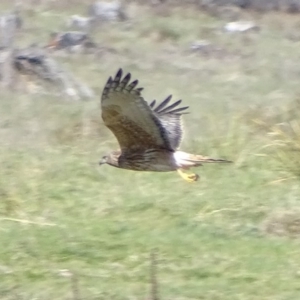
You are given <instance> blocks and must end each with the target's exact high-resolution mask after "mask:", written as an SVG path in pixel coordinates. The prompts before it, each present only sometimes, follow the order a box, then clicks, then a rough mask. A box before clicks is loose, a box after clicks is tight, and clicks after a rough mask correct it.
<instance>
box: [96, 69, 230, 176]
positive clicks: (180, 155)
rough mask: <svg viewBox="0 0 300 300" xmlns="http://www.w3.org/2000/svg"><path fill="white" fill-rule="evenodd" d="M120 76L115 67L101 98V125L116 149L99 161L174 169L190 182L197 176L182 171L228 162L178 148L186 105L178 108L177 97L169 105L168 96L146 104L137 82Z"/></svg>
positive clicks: (134, 167) (142, 168)
mask: <svg viewBox="0 0 300 300" xmlns="http://www.w3.org/2000/svg"><path fill="white" fill-rule="evenodd" d="M122 75H123V71H122V69H119V71H118V72H117V74H116V76H115V77H114V78H112V77H109V79H108V81H107V83H106V85H105V87H104V90H103V93H102V98H101V108H102V118H103V121H104V124H105V125H106V126H107V127H108V128H109V129H110V130H111V131H112V132H113V134H114V135H115V137H116V138H117V140H118V142H119V145H120V150H117V151H112V152H111V153H110V154H108V155H107V156H104V157H103V158H102V161H101V162H100V164H105V163H107V164H109V165H111V166H114V167H117V168H122V169H128V170H135V171H155V172H168V171H175V170H177V171H178V172H179V174H180V175H181V176H182V177H183V178H184V179H186V180H187V181H190V182H192V181H196V180H197V179H198V178H199V176H198V175H197V174H186V173H183V171H182V170H186V169H189V168H190V167H195V166H201V165H202V163H210V162H219V163H228V162H230V161H228V160H225V159H215V158H210V157H207V156H202V155H194V154H189V153H186V152H182V151H178V150H177V149H178V147H179V145H180V142H181V138H182V124H181V116H182V114H184V113H186V109H187V108H188V107H187V106H185V107H180V104H181V100H178V101H176V102H174V103H172V104H170V101H171V98H172V96H168V97H167V98H166V99H165V100H164V101H162V102H161V103H160V104H158V105H156V100H154V101H152V102H151V103H150V104H148V103H147V102H146V101H145V100H144V99H143V97H142V96H141V91H142V90H143V89H142V88H138V87H137V86H138V81H137V80H134V81H131V74H130V73H128V74H127V75H125V76H124V77H123V76H122Z"/></svg>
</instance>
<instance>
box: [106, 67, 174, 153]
mask: <svg viewBox="0 0 300 300" xmlns="http://www.w3.org/2000/svg"><path fill="white" fill-rule="evenodd" d="M130 79H131V75H130V73H128V74H127V75H126V76H125V77H124V78H122V69H120V70H119V71H118V73H117V74H116V76H115V78H111V77H110V78H109V79H108V81H107V83H106V85H105V87H104V90H103V93H102V98H101V107H102V118H103V121H104V123H105V125H106V126H107V127H108V128H109V129H110V130H111V131H112V132H113V133H114V135H115V136H116V138H117V140H118V142H119V144H120V147H121V149H122V151H126V150H128V149H134V148H139V149H141V148H142V149H149V148H163V149H170V150H171V149H172V147H171V145H170V142H169V139H168V134H167V132H166V130H165V128H164V126H163V125H162V123H161V122H160V120H159V118H158V117H157V115H156V114H155V112H153V111H152V109H151V107H150V106H149V105H148V103H147V102H146V101H145V100H144V99H143V98H142V96H141V91H142V88H136V86H137V85H138V81H137V80H135V81H133V82H131V83H130Z"/></svg>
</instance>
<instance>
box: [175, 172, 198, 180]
mask: <svg viewBox="0 0 300 300" xmlns="http://www.w3.org/2000/svg"><path fill="white" fill-rule="evenodd" d="M177 172H178V173H179V175H180V176H181V177H182V178H183V179H184V180H186V181H188V182H194V181H197V180H198V179H199V175H197V174H187V173H184V172H183V171H182V170H181V169H177Z"/></svg>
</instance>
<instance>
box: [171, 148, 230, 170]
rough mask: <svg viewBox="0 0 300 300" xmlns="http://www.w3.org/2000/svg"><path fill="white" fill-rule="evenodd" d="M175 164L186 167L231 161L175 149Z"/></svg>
mask: <svg viewBox="0 0 300 300" xmlns="http://www.w3.org/2000/svg"><path fill="white" fill-rule="evenodd" d="M174 157H175V161H176V164H177V166H178V167H179V168H183V169H188V168H190V167H197V166H201V165H202V164H203V163H232V161H229V160H226V159H221V158H212V157H208V156H203V155H196V154H189V153H186V152H182V151H176V152H175V153H174Z"/></svg>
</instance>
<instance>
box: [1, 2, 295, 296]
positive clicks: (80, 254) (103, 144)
mask: <svg viewBox="0 0 300 300" xmlns="http://www.w3.org/2000/svg"><path fill="white" fill-rule="evenodd" d="M74 10H75V9H74V7H73V8H70V14H71V13H74ZM137 10H138V12H139V14H137V15H136V17H135V18H134V26H133V27H132V28H131V29H126V30H125V29H123V28H122V26H123V25H122V24H113V25H112V26H106V27H105V30H99V31H98V32H96V33H95V39H96V40H97V41H99V43H101V44H103V45H105V46H110V47H113V48H115V49H116V50H117V51H118V52H117V53H116V54H112V53H106V54H104V56H103V57H100V58H95V57H93V56H92V55H88V56H83V55H74V56H71V57H65V58H63V57H60V58H58V59H59V60H60V61H61V62H62V63H63V64H64V65H65V67H66V68H68V69H69V70H72V71H73V72H74V74H75V75H76V76H77V77H79V78H81V79H82V80H84V81H85V82H88V83H89V85H90V86H91V87H93V88H94V89H95V91H96V93H97V95H98V97H97V98H95V99H92V100H91V101H83V102H80V101H78V102H72V101H70V100H67V99H61V98H58V97H55V96H41V95H28V94H26V93H24V92H23V91H22V90H19V91H16V92H9V91H3V90H1V96H0V98H1V99H0V141H1V143H0V162H1V164H0V166H1V167H0V199H1V201H0V214H1V215H0V229H1V233H0V245H1V247H0V295H1V297H0V298H1V299H4V300H9V299H24V300H29V299H39V300H40V299H43V300H47V299H57V300H60V299H145V298H147V297H148V295H149V289H150V287H149V285H150V283H149V282H150V279H149V255H150V252H151V250H152V249H157V255H158V278H159V283H160V288H159V290H160V295H161V299H177V300H187V299H210V300H211V299H215V300H217V299H222V300H234V299H238V300H247V299H249V300H250V299H251V300H255V299H257V300H262V299H270V300H271V299H272V300H293V299H294V300H296V299H297V300H298V299H299V294H300V278H299V268H300V260H299V253H300V251H299V246H300V242H299V239H297V238H294V236H290V235H289V233H288V232H286V233H285V234H283V235H277V234H276V233H274V231H272V230H266V229H265V228H266V225H265V224H266V222H269V225H268V226H269V227H270V226H272V224H273V223H274V222H275V223H276V222H280V220H281V219H280V218H277V219H276V218H275V219H272V218H273V215H274V212H275V214H276V213H278V212H281V211H282V212H291V211H296V212H297V211H299V206H300V205H299V200H300V197H299V195H300V185H299V181H298V180H297V179H296V178H291V179H288V180H283V179H286V173H285V172H284V170H282V164H281V162H279V161H278V160H276V159H274V156H273V155H272V153H273V152H272V151H273V150H272V151H270V148H269V147H267V146H268V145H270V144H271V143H272V141H271V140H270V136H269V135H268V131H266V130H261V129H260V128H257V127H255V126H253V125H254V124H255V122H254V121H255V120H256V121H257V119H259V120H260V121H261V122H267V121H268V120H272V122H273V120H274V124H275V123H276V122H277V121H278V120H279V119H276V118H275V119H272V118H270V119H268V113H271V114H272V113H273V112H274V111H279V112H281V111H285V110H286V108H287V107H289V105H290V103H291V102H292V101H293V100H295V99H297V98H298V94H299V90H300V88H299V76H298V74H299V66H298V65H297V61H299V45H298V43H297V42H294V41H291V40H289V39H288V38H287V37H286V32H287V30H293V29H295V28H296V27H297V22H296V21H295V20H293V19H291V18H289V19H287V18H286V19H284V18H283V16H282V15H281V16H278V15H276V14H271V15H268V16H261V17H260V18H259V19H258V20H257V22H259V23H260V24H261V26H262V30H261V32H260V33H256V34H249V35H247V36H246V37H245V36H242V35H226V34H221V31H220V30H219V29H218V28H219V27H220V26H221V25H222V22H221V21H220V20H215V19H213V18H210V17H208V16H206V15H203V14H201V12H199V11H195V10H194V9H188V8H186V9H178V8H174V10H173V11H171V12H173V13H171V14H170V16H168V17H163V16H161V17H156V16H155V15H153V13H152V12H151V10H149V9H146V8H145V7H137ZM50 12H51V13H53V14H57V15H58V16H60V15H61V18H62V19H63V18H64V17H65V16H67V15H68V14H69V12H68V11H66V10H65V11H59V10H56V11H55V10H52V11H50ZM75 12H78V13H79V12H80V10H79V8H78V11H75ZM252 17H253V18H256V16H255V15H254V16H252ZM285 17H286V16H285ZM57 20H59V18H58V19H57V18H56V17H55V18H54V19H53V18H51V17H49V15H46V16H45V17H43V15H39V14H36V15H35V14H33V15H31V16H28V23H25V26H28V27H30V28H31V30H28V31H27V32H26V31H25V33H23V34H20V38H19V40H18V43H20V45H26V44H27V43H29V42H33V41H35V40H37V39H39V40H40V41H41V43H43V42H45V41H46V37H47V34H48V29H49V28H51V29H53V30H55V28H52V27H53V26H54V27H55V26H57V29H59V26H61V25H60V24H59V23H58V22H57ZM185 20H186V24H187V26H183V24H185V23H184V22H185ZM62 23H63V22H62ZM179 23H180V24H181V25H180V26H179V25H178V24H179ZM177 25H178V26H177ZM279 25H280V26H279ZM214 28H215V29H214ZM202 38H205V39H210V40H211V41H212V42H213V43H214V44H215V45H217V46H219V47H221V48H222V49H224V55H222V56H214V55H213V54H212V55H210V56H209V57H204V56H202V55H201V54H199V53H198V54H197V53H190V52H189V51H187V49H188V47H189V45H190V44H191V43H192V42H193V41H194V40H198V39H202ZM119 67H122V68H124V70H125V71H129V72H131V73H132V76H133V77H134V78H138V79H139V80H140V85H141V86H142V87H145V93H144V95H145V98H146V99H149V100H150V99H154V98H156V99H163V98H164V97H165V96H167V95H168V94H170V93H171V94H173V95H174V99H180V98H182V99H183V100H184V103H185V104H188V105H189V106H190V112H191V113H190V114H189V115H186V116H185V117H184V124H185V129H186V130H185V138H184V141H183V145H182V149H184V150H186V151H188V152H195V153H199V154H205V155H211V156H216V157H224V158H228V159H232V160H233V161H234V164H232V165H206V166H204V167H203V168H199V169H197V170H195V171H197V172H198V173H199V174H200V175H201V180H200V181H199V182H197V183H195V184H188V183H186V182H184V181H183V180H182V179H181V178H180V177H179V176H178V175H177V174H176V173H175V172H174V173H162V174H159V173H138V172H131V171H125V170H118V169H114V168H111V167H109V166H102V167H99V166H98V164H97V163H98V161H99V160H100V158H101V157H102V156H103V155H104V154H106V153H107V152H108V151H110V150H111V149H116V148H117V143H116V140H115V138H114V137H113V135H112V134H111V133H110V131H109V130H108V129H107V128H105V126H104V125H103V123H102V120H101V118H100V109H99V98H100V93H101V91H102V88H103V86H104V83H105V81H106V80H107V77H108V76H110V75H114V73H115V72H116V71H117V69H118V68H119ZM257 107H259V108H260V109H259V110H258V109H257ZM253 112H254V113H253ZM253 114H254V115H253ZM275 121H276V122H275ZM280 121H284V120H280ZM289 121H290V120H289ZM271 125H272V124H271ZM271 138H272V137H271ZM276 220H279V221H276ZM295 220H298V219H297V218H295ZM272 222H273V223H272ZM72 274H74V276H75V277H74V278H75V279H77V280H78V283H76V284H75V283H74V281H75V280H72V278H73V277H72V276H71V275H72ZM74 285H75V286H76V288H77V289H78V290H79V291H78V292H76V291H74V289H75V290H76V288H74ZM72 286H73V287H72ZM79 294H80V295H79ZM76 295H77V298H76Z"/></svg>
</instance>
